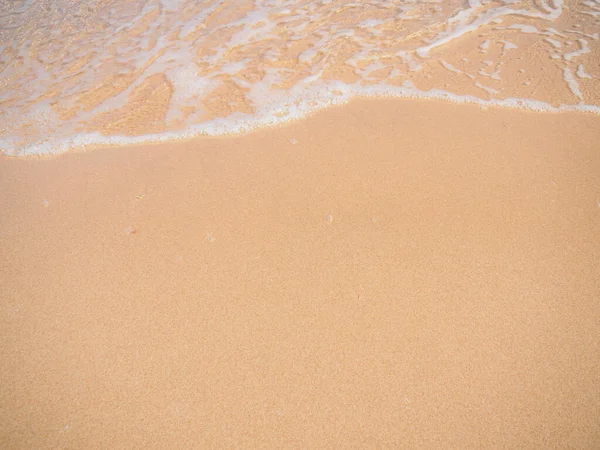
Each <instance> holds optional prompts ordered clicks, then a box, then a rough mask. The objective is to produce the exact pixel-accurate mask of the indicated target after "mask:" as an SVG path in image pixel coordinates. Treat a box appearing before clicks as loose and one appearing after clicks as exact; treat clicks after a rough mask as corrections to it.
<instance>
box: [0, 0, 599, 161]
mask: <svg viewBox="0 0 600 450" xmlns="http://www.w3.org/2000/svg"><path fill="white" fill-rule="evenodd" d="M28 1H29V4H30V5H33V4H34V3H32V2H33V0H28ZM112 1H113V0H105V2H106V3H107V4H110V5H111V7H112V9H110V8H109V9H107V12H106V17H104V19H105V21H104V22H103V23H104V24H105V27H106V28H105V30H104V31H91V30H92V29H93V27H90V31H89V32H88V34H87V35H86V37H85V40H84V41H80V42H79V43H80V44H82V45H78V42H74V43H72V42H70V41H68V39H63V37H62V34H61V33H64V32H63V31H62V28H60V26H59V25H60V22H58V23H49V24H46V23H41V25H40V26H39V27H38V28H39V30H41V32H43V33H46V32H47V33H46V34H44V36H48V42H47V43H42V45H40V48H39V50H38V51H37V55H36V58H33V57H32V54H33V53H32V52H31V48H30V47H29V46H28V45H27V44H26V43H25V44H23V45H19V44H18V43H17V44H14V43H5V42H3V43H2V45H0V58H5V51H8V50H7V49H9V48H12V49H13V50H14V51H15V52H16V53H17V54H18V55H19V58H20V61H22V62H24V67H25V68H26V70H23V71H22V72H19V70H18V69H15V68H14V67H13V66H9V67H8V68H5V69H4V72H0V85H1V83H4V82H5V80H19V79H22V80H23V81H22V82H21V83H20V84H18V89H17V88H11V87H10V86H17V85H16V84H15V85H10V86H9V88H6V89H2V90H0V101H2V102H3V103H2V105H8V104H10V105H13V106H11V109H8V108H7V107H6V106H4V110H3V109H2V108H3V106H2V105H0V118H1V119H2V121H4V122H7V123H8V124H1V125H0V132H1V133H2V138H1V140H0V149H2V150H4V151H5V152H9V153H31V152H52V151H64V150H66V149H67V148H71V147H77V146H81V145H86V146H90V145H124V144H131V143H138V142H149V141H151V142H152V141H153V142H157V141H164V140H171V139H187V138H190V137H192V136H197V135H204V134H230V133H239V132H245V131H248V130H251V129H254V128H257V127H261V126H269V125H273V124H277V123H283V122H286V121H289V120H295V119H298V118H301V117H305V116H306V115H307V114H310V113H311V112H312V111H315V110H317V109H321V108H326V107H328V106H330V105H333V104H339V103H343V102H347V101H349V100H350V99H352V98H355V97H359V96H392V97H411V98H439V99H445V100H448V101H453V102H462V103H465V102H466V103H476V104H478V105H480V106H482V107H488V106H503V107H512V108H525V109H533V110H536V111H558V110H560V111H563V110H574V111H586V112H594V113H597V112H598V109H597V106H595V105H585V104H583V94H582V91H581V89H580V87H579V84H578V82H577V80H578V79H579V80H581V79H592V77H591V75H589V74H587V73H586V72H585V70H584V68H583V65H582V64H579V66H577V70H576V72H575V67H576V66H575V64H573V63H571V64H572V67H571V66H570V65H569V66H568V68H567V69H564V71H563V76H562V81H561V77H560V75H559V76H558V77H557V82H558V83H559V84H562V82H563V81H564V82H566V84H567V86H568V87H569V89H570V91H571V92H572V93H573V94H574V96H575V97H576V98H577V100H578V102H579V103H577V104H574V105H563V106H560V107H552V106H550V105H549V103H547V102H544V101H535V100H532V99H515V98H509V99H504V100H501V99H496V98H495V97H497V96H500V92H502V95H506V96H508V97H510V96H511V95H513V96H514V93H512V92H513V91H512V90H511V89H512V86H510V85H506V84H499V83H495V82H497V81H501V78H500V68H501V67H505V66H503V64H508V66H506V67H509V68H514V70H517V69H519V67H518V66H517V67H514V66H511V65H510V64H512V63H511V61H510V56H512V55H514V54H515V53H516V52H515V53H509V55H506V56H505V53H507V51H508V50H514V49H518V48H519V46H520V45H521V44H522V43H523V40H522V39H525V41H524V42H525V43H526V45H529V44H527V42H529V41H531V37H530V36H524V35H527V34H537V35H540V36H544V38H545V39H546V41H547V42H548V43H550V44H551V45H552V48H550V47H549V46H547V47H548V48H546V49H542V51H545V52H546V53H545V55H546V56H547V57H553V58H556V59H560V58H564V61H562V62H559V64H561V65H562V64H567V63H568V62H570V61H573V60H576V59H577V58H581V60H580V61H583V62H586V61H587V60H590V61H592V59H591V57H590V58H587V59H584V58H583V55H584V54H585V53H589V52H591V51H595V50H594V48H593V47H590V45H589V40H592V39H593V40H598V33H597V32H594V31H593V30H590V27H589V26H586V27H585V28H583V29H581V27H575V28H580V29H578V30H573V29H570V30H565V29H564V27H563V26H562V25H561V23H562V22H561V21H557V20H556V19H557V18H558V17H560V15H561V14H562V13H563V10H566V11H568V10H567V9H566V8H564V6H563V2H562V1H560V0H553V1H550V0H540V1H539V2H537V3H536V5H537V6H532V5H531V4H530V3H529V2H524V1H521V0H501V1H495V2H490V1H486V0H469V1H467V2H466V3H465V5H463V6H461V7H459V8H458V9H457V10H456V12H454V10H453V9H451V7H449V6H448V5H447V4H446V3H445V2H443V1H441V0H439V1H438V0H436V1H429V2H428V3H429V6H435V8H430V7H429V6H428V7H427V8H422V7H421V6H422V5H421V4H420V2H413V1H407V2H403V3H401V4H398V3H397V2H392V1H387V0H381V1H373V2H350V1H346V0H336V2H331V1H320V2H303V1H298V0H264V1H263V0H256V2H255V3H254V6H253V8H250V10H245V9H242V8H240V12H239V14H237V12H236V11H235V10H234V9H232V10H230V11H228V10H227V8H226V2H225V1H224V0H203V1H202V2H194V1H191V0H136V1H135V2H132V3H128V2H114V3H111V2H112ZM586 1H587V0H586ZM246 4H247V3H246ZM369 8H371V9H369ZM586 8H588V10H590V8H591V11H592V12H593V11H595V9H593V8H592V7H591V6H589V5H587V4H586ZM32 9H33V8H32ZM385 10H387V12H388V13H389V14H388V15H387V16H384V15H382V11H385ZM217 11H220V12H219V15H218V20H217V21H208V22H207V20H208V18H209V17H211V15H212V14H213V13H215V12H217ZM348 11H351V13H348ZM17 12H18V11H17ZM221 12H223V14H221ZM26 13H27V11H25V10H23V11H21V12H19V14H26ZM371 13H373V14H375V13H376V14H377V16H375V15H373V16H370V14H371ZM227 14H231V17H232V18H231V19H226V17H227ZM353 14H355V16H356V22H352V18H353ZM338 17H341V18H342V19H343V20H339V21H338ZM538 19H541V20H538ZM53 20H54V19H53ZM227 20H229V21H227ZM214 22H218V25H213V24H212V23H214ZM32 23H33V22H32ZM499 23H502V24H506V26H503V27H497V26H496V25H494V24H499ZM570 23H572V22H570ZM534 24H535V25H534ZM34 25H36V26H37V24H35V23H34ZM405 25H406V27H405ZM488 25H492V26H488ZM536 25H537V26H536ZM210 27H213V28H210ZM552 27H556V28H552ZM570 28H574V26H570ZM384 29H385V32H381V31H382V30H384ZM2 30H3V29H2V28H1V25H0V32H2ZM403 30H407V31H403ZM415 30H416V31H415ZM497 30H507V32H506V31H505V32H498V31H497ZM590 31H592V32H590ZM403 33H404V34H403ZM407 33H411V34H410V35H409V34H407ZM568 33H572V34H575V35H577V37H581V38H580V39H579V40H578V41H577V42H578V44H579V48H578V49H576V50H575V51H571V52H568V53H565V51H566V50H567V49H568V50H573V48H572V47H569V45H570V44H566V45H565V41H567V39H566V38H565V36H566V34H568ZM215 36H216V37H218V39H217V38H215ZM479 36H485V38H484V39H485V40H483V42H481V39H479ZM506 37H510V41H509V40H502V38H506ZM177 38H178V39H177ZM498 38H501V39H498ZM457 39H467V40H468V39H473V40H479V45H480V49H481V50H482V51H483V52H489V56H487V57H486V58H487V60H486V61H481V55H479V56H477V55H475V54H469V59H467V58H463V59H462V60H463V62H467V63H469V65H470V66H471V68H473V67H475V68H477V65H478V64H481V63H483V64H485V65H486V67H487V68H486V69H479V71H478V73H479V75H481V76H485V77H486V78H487V79H488V80H495V82H494V83H493V84H492V82H491V81H490V84H492V86H495V87H498V86H502V89H501V90H499V89H500V88H498V89H494V88H493V87H490V86H487V85H485V84H482V83H480V82H478V81H476V73H475V72H474V73H473V74H472V73H467V72H465V71H463V70H461V69H459V68H457V67H455V66H454V65H452V64H450V63H449V62H448V60H451V61H454V60H455V59H454V58H455V55H454V54H453V53H452V52H449V53H445V49H446V44H448V43H450V42H452V41H454V40H457ZM559 39H562V40H559ZM298 41H300V45H299V47H298V48H299V49H300V50H298V51H297V53H293V52H292V50H291V48H292V47H293V46H294V45H296V43H298ZM24 42H26V41H24ZM475 42H477V41H475ZM494 42H497V43H499V44H500V45H501V46H502V47H501V48H502V51H501V52H500V55H499V56H498V52H496V51H495V50H496V47H493V50H494V51H490V48H491V47H492V45H491V44H492V43H494ZM88 44H89V45H88ZM307 44H308V45H307ZM517 44H519V45H517ZM85 45H88V47H85ZM475 45H477V44H475ZM348 49H351V51H349V50H348ZM433 50H435V51H436V56H438V61H439V62H440V64H441V65H442V67H443V68H444V69H445V70H446V71H447V72H450V73H445V72H443V71H439V72H438V73H436V77H437V76H438V75H440V79H439V80H435V78H434V79H432V78H431V74H430V73H429V69H430V68H431V67H432V65H433V64H437V62H436V61H435V60H433V59H429V57H430V54H431V52H432V51H433ZM549 50H552V52H550V51H549ZM57 55H58V56H57ZM518 55H519V54H518V53H517V56H518ZM340 56H343V57H342V60H343V59H345V60H346V61H345V66H344V67H343V68H344V69H347V70H349V71H350V72H351V75H352V76H353V77H354V78H356V79H358V81H356V82H354V83H353V84H344V83H341V82H339V81H335V80H332V79H331V77H332V71H329V69H330V68H332V67H333V66H332V64H333V61H335V64H340V67H341V61H340V60H339V59H340ZM84 58H89V60H87V61H85V60H84ZM1 60H4V59H1ZM78 60H82V61H85V63H84V64H83V65H82V67H81V68H80V69H79V72H75V73H71V72H67V71H62V68H61V66H60V65H61V64H64V65H65V67H66V66H68V65H69V64H74V63H76V62H78ZM294 62H297V64H296V65H294ZM578 62H579V61H578ZM459 64H460V63H459ZM517 64H518V63H517ZM479 67H481V66H479ZM474 70H477V69H474ZM492 70H493V71H492ZM521 70H524V69H523V68H521ZM334 73H335V72H334ZM574 73H575V75H576V77H577V79H576V78H575V75H574ZM117 74H120V75H121V76H122V77H123V78H122V79H127V82H126V83H123V85H122V86H121V87H119V89H115V91H114V94H113V95H112V96H111V97H108V98H104V97H103V96H102V93H101V88H102V87H103V85H106V84H108V83H114V82H115V76H116V75H117ZM156 74H161V75H164V76H165V77H166V80H167V81H168V83H169V84H170V87H172V96H171V98H170V102H169V105H168V109H167V113H166V116H165V118H164V122H165V123H164V125H166V127H167V128H168V129H175V128H177V129H181V128H183V131H177V132H174V131H170V132H165V133H161V134H157V135H152V134H147V135H142V136H137V137H124V136H102V135H100V134H98V133H94V132H82V131H81V130H86V129H88V128H86V126H87V124H89V123H93V122H94V121H95V120H97V119H98V118H99V117H102V116H106V115H110V114H112V113H113V112H114V111H116V110H120V109H121V108H124V107H126V106H128V102H129V99H130V98H131V95H132V94H133V93H134V91H135V90H136V89H137V88H139V87H140V86H142V85H143V84H144V83H145V82H146V81H147V80H148V79H149V77H151V76H153V75H156ZM451 74H463V75H465V76H466V77H468V78H470V79H471V80H473V85H472V86H471V87H472V90H471V91H470V92H471V95H464V96H459V95H456V94H454V93H453V92H451V91H453V90H454V89H456V87H457V86H456V85H455V84H454V83H456V81H457V77H454V76H453V75H451ZM528 74H529V75H530V77H531V78H532V79H533V78H535V77H536V76H539V74H536V73H535V71H532V70H529V68H528ZM19 77H20V78H19ZM423 78H425V79H427V80H432V81H429V82H433V83H437V87H434V88H433V89H430V90H428V91H420V90H418V89H417V88H416V86H415V82H416V84H417V85H420V83H421V81H420V80H422V79H423ZM528 78H529V77H528ZM119 80H120V79H117V82H118V81H119ZM413 80H414V81H413ZM463 80H464V79H463ZM521 81H522V80H521ZM11 82H12V81H11ZM226 82H227V83H233V85H235V86H237V87H239V88H240V91H241V92H242V93H243V94H241V95H244V96H245V99H244V100H245V101H246V104H247V105H249V107H251V109H252V110H253V112H252V113H241V112H233V113H231V114H230V115H228V116H227V117H223V118H219V119H214V120H208V121H207V120H206V119H205V117H207V116H208V114H207V113H210V106H209V102H207V101H206V100H207V99H209V97H210V96H211V95H212V94H213V93H214V92H215V90H216V89H219V88H220V87H224V86H226V85H224V84H223V83H226ZM389 83H394V84H400V85H401V86H391V85H390V84H389ZM525 83H528V81H525ZM586 83H588V84H585V85H584V87H585V89H590V85H589V83H590V82H586ZM55 86H58V87H59V89H58V88H57V90H56V91H55V90H54V89H55ZM282 86H286V87H285V88H283V87H282ZM440 86H447V88H446V87H445V88H444V90H442V89H439V87H440ZM461 89H462V87H461ZM95 90H98V92H100V94H96V91H95ZM56 92H58V94H57V93H56ZM516 92H518V90H516ZM88 93H90V94H92V95H90V96H89V98H90V99H91V100H90V101H89V104H86V103H84V102H82V101H81V97H82V95H84V94H88ZM236 95H238V94H237V93H236ZM480 97H483V98H489V99H488V100H485V99H482V98H480ZM48 98H52V99H53V102H50V101H48V100H44V99H48ZM95 98H97V99H98V100H97V101H93V100H94V99H95ZM230 100H231V99H228V98H224V99H223V104H225V105H229V106H230V107H232V108H235V103H234V102H233V101H230ZM545 100H547V101H550V100H551V99H545ZM51 103H54V104H55V105H56V106H57V107H58V108H57V110H60V111H66V112H68V113H69V114H72V119H64V118H63V117H62V116H61V115H59V114H58V113H57V112H56V110H55V106H54V105H52V104H51ZM14 105H16V106H14ZM190 111H192V112H191V113H190ZM30 122H31V123H30ZM28 127H29V128H28ZM31 127H33V128H31ZM92 129H94V128H92ZM31 130H33V131H34V132H33V133H32V132H31ZM38 131H39V133H38ZM36 133H38V134H37V135H36ZM31 136H37V137H36V138H31ZM32 141H33V142H32Z"/></svg>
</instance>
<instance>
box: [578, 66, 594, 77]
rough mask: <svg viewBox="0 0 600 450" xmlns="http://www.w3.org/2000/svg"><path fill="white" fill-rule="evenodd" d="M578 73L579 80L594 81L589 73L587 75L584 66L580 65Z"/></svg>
mask: <svg viewBox="0 0 600 450" xmlns="http://www.w3.org/2000/svg"><path fill="white" fill-rule="evenodd" d="M576 73H577V76H578V77H579V78H587V79H592V78H593V77H592V76H591V75H590V74H589V73H587V72H586V71H585V69H584V68H583V64H579V66H577V72H576Z"/></svg>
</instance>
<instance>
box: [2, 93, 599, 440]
mask: <svg viewBox="0 0 600 450" xmlns="http://www.w3.org/2000/svg"><path fill="white" fill-rule="evenodd" d="M0 273H1V282H0V447H2V448H53V447H57V448H192V447H196V448H209V447H219V448H233V447H241V448H281V447H285V448H352V447H354V448H359V447H360V448H372V447H384V448H504V447H508V448H566V447H571V448H597V446H598V443H599V442H600V427H599V426H598V424H599V423H600V389H599V386H600V117H599V116H597V115H596V116H595V115H586V114H580V113H560V114H559V113H544V114H541V113H532V112H519V111H515V110H505V109H489V110H486V111H484V110H481V109H479V108H478V107H476V106H467V105H455V104H451V103H442V102H440V101H436V100H432V101H424V100H421V101H416V100H359V101H354V102H352V103H351V104H350V105H347V106H344V107H336V108H333V109H329V110H326V111H323V112H320V113H317V114H316V115H314V116H313V117H310V118H308V119H306V120H304V121H301V122H296V123H293V124H291V125H288V126H285V127H281V128H278V129H270V130H263V131H257V132H254V133H252V134H250V135H247V136H241V137H234V138H202V139H196V140H193V141H190V142H187V143H179V144H168V145H166V144H165V145H155V146H144V147H136V148H115V149H103V150H97V151H92V152H88V153H67V154H64V155H62V156H60V157H57V158H54V159H46V160H42V159H33V158H8V157H2V158H1V159H0Z"/></svg>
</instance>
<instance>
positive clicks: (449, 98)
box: [0, 86, 600, 159]
mask: <svg viewBox="0 0 600 450" xmlns="http://www.w3.org/2000/svg"><path fill="white" fill-rule="evenodd" d="M373 88H375V90H383V91H385V90H386V89H392V90H398V89H400V90H403V89H405V88H399V87H393V86H373ZM365 89H366V88H365ZM373 101H408V102H414V101H417V102H421V101H426V102H434V103H437V102H444V103H450V104H454V105H466V106H475V107H477V108H478V109H481V110H482V111H487V110H488V109H503V110H509V111H516V112H525V113H538V114H583V115H591V116H598V117H600V106H597V105H593V104H583V103H580V104H573V105H569V104H561V105H559V106H553V105H551V104H549V103H547V102H543V101H538V100H532V99H525V98H507V99H502V100H497V99H491V100H484V99H481V98H478V97H473V96H462V95H457V94H453V93H451V92H447V91H443V90H439V89H434V90H433V91H416V92H414V93H408V94H398V95H394V93H393V92H392V93H384V94H354V96H353V97H351V98H350V99H346V100H341V101H339V102H337V101H335V99H334V101H333V102H332V103H331V104H326V105H322V106H318V107H314V108H313V109H308V110H306V111H304V112H302V113H301V115H300V116H292V117H291V118H289V119H279V118H278V119H276V120H275V121H274V122H273V117H279V114H278V110H275V111H270V112H269V113H268V114H265V113H262V114H260V115H259V116H258V117H257V118H255V119H253V120H254V121H257V122H258V124H255V125H252V120H251V121H250V123H251V124H248V122H243V123H242V124H241V125H239V126H237V127H235V126H234V127H233V129H234V131H231V132H221V133H214V134H211V133H210V132H208V131H206V130H204V128H206V127H207V126H214V125H215V121H216V123H217V127H219V126H220V125H219V124H220V123H221V122H222V121H227V120H232V119H231V118H230V117H220V118H216V119H211V120H208V121H207V122H205V123H200V124H197V125H193V126H190V127H188V128H187V129H185V130H183V131H175V130H172V131H165V132H163V133H158V134H150V135H143V136H121V135H112V136H101V137H102V139H105V140H122V141H124V142H123V143H120V144H114V143H92V144H74V145H70V144H65V145H66V146H65V145H62V146H61V148H63V147H64V149H63V150H53V151H45V152H41V153H35V152H34V153H26V154H20V153H15V152H11V153H10V154H8V153H5V152H4V151H0V157H7V158H42V159H46V158H49V159H51V158H54V157H57V156H60V155H63V154H65V153H87V152H89V151H97V150H106V149H112V148H128V147H139V146H154V145H177V144H179V143H186V142H190V141H194V140H196V139H206V138H225V139H230V138H238V137H243V136H246V135H248V134H252V133H256V132H261V131H267V130H277V129H279V128H282V127H287V126H290V125H293V124H294V123H297V122H300V121H304V120H308V119H310V118H311V117H313V116H314V115H316V114H321V113H326V112H327V111H328V110H329V109H332V108H344V107H347V106H348V105H350V104H352V103H354V102H373ZM264 116H268V117H270V119H268V120H266V119H264ZM192 127H196V128H198V129H202V130H203V131H193V130H191V128H192ZM230 128H231V126H230ZM171 134H173V135H174V137H167V135H171ZM154 136H156V139H155V138H154ZM83 137H84V136H80V137H79V138H83ZM41 145H42V146H45V144H41ZM28 148H30V147H28ZM22 151H23V150H19V152H22Z"/></svg>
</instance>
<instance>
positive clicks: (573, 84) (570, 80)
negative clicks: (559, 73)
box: [563, 67, 583, 100]
mask: <svg viewBox="0 0 600 450" xmlns="http://www.w3.org/2000/svg"><path fill="white" fill-rule="evenodd" d="M563 78H564V80H565V82H566V83H567V85H568V86H569V89H570V90H571V92H572V93H573V95H575V96H576V97H577V98H579V100H583V94H582V93H581V90H580V89H579V83H578V82H577V80H576V79H575V77H574V76H573V73H571V70H570V69H569V68H568V67H565V68H564V69H563Z"/></svg>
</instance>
